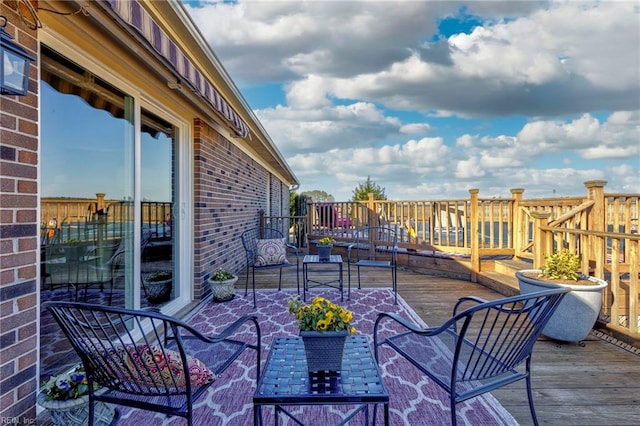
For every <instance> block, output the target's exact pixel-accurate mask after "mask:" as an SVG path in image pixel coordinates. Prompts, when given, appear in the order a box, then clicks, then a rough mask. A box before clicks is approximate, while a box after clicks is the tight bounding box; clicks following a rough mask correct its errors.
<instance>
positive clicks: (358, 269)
mask: <svg viewBox="0 0 640 426" xmlns="http://www.w3.org/2000/svg"><path fill="white" fill-rule="evenodd" d="M358 290H360V267H359V266H358Z"/></svg>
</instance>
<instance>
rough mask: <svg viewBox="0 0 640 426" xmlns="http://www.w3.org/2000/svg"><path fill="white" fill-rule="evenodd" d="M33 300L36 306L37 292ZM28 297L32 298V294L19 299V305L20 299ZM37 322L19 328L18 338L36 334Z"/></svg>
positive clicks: (21, 338) (23, 338)
mask: <svg viewBox="0 0 640 426" xmlns="http://www.w3.org/2000/svg"><path fill="white" fill-rule="evenodd" d="M32 297H33V300H31V301H30V303H31V304H32V305H33V306H35V305H36V302H37V300H36V297H35V294H34V295H33V296H32ZM27 298H31V296H29V297H27V296H25V297H23V298H21V299H19V300H18V305H19V304H20V300H22V299H27ZM37 328H38V327H37V323H36V322H32V323H30V324H27V325H26V326H24V327H21V328H19V329H18V340H25V339H28V338H29V337H31V336H35V334H36V332H37ZM20 369H22V367H20Z"/></svg>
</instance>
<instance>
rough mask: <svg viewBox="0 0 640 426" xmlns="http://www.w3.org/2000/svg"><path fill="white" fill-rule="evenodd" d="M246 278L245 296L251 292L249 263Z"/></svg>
mask: <svg viewBox="0 0 640 426" xmlns="http://www.w3.org/2000/svg"><path fill="white" fill-rule="evenodd" d="M245 275H246V278H245V280H244V295H245V297H246V296H247V294H248V293H249V265H247V271H246V274H245Z"/></svg>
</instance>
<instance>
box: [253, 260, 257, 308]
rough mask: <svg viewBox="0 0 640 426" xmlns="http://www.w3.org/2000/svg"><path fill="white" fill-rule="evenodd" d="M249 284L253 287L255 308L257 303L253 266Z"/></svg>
mask: <svg viewBox="0 0 640 426" xmlns="http://www.w3.org/2000/svg"><path fill="white" fill-rule="evenodd" d="M251 284H252V287H253V307H254V308H257V307H258V304H257V303H256V269H255V268H253V273H252V274H251Z"/></svg>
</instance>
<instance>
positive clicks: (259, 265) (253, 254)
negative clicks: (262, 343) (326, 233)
mask: <svg viewBox="0 0 640 426" xmlns="http://www.w3.org/2000/svg"><path fill="white" fill-rule="evenodd" d="M242 245H243V246H244V250H245V254H246V257H247V274H246V280H245V286H244V295H245V296H246V295H247V294H248V291H249V290H248V289H249V270H251V283H252V286H253V307H254V308H255V307H256V306H257V305H256V270H264V269H279V270H280V277H279V281H278V290H281V289H282V270H283V269H284V268H290V267H295V268H296V283H297V285H298V293H300V260H299V257H298V248H297V247H296V246H295V245H294V244H291V243H287V242H286V238H284V236H283V234H282V232H281V231H279V230H277V229H274V228H254V229H249V230H247V231H244V232H243V233H242ZM288 252H291V253H293V254H294V255H295V259H296V263H291V262H289V260H288V258H287V253H288Z"/></svg>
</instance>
